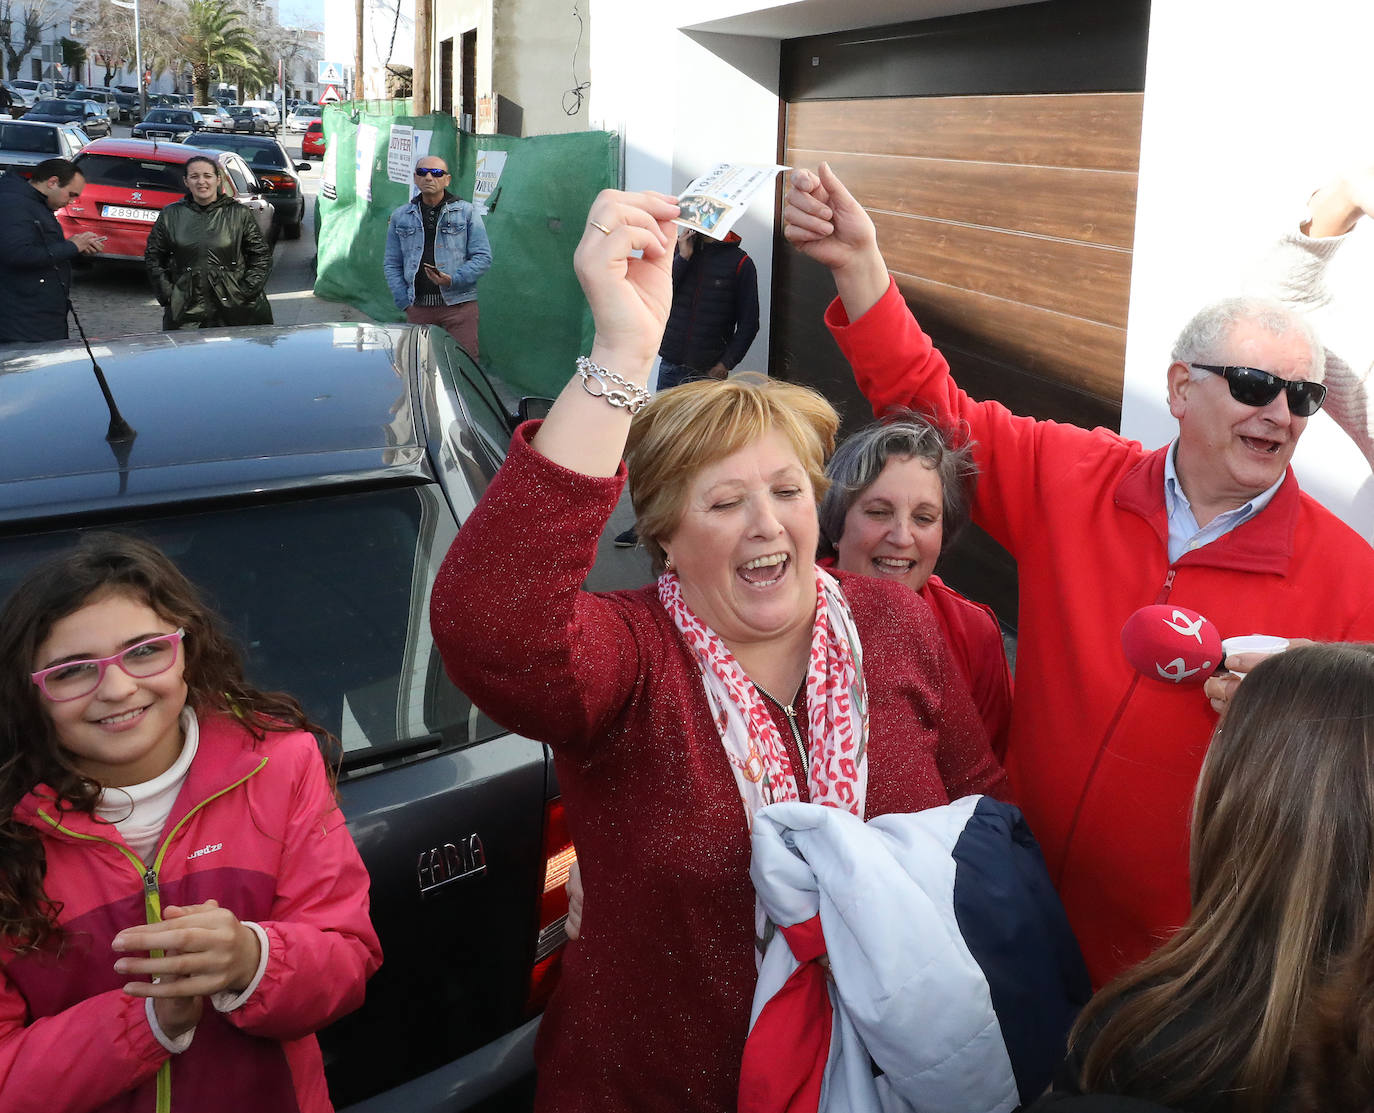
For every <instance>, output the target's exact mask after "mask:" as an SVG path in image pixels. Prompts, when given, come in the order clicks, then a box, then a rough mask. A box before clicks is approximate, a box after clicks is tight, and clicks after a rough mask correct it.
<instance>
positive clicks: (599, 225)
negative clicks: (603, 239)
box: [587, 220, 611, 236]
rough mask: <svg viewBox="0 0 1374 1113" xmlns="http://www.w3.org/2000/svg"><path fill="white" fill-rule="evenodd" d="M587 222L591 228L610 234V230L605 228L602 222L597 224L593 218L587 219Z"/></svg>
mask: <svg viewBox="0 0 1374 1113" xmlns="http://www.w3.org/2000/svg"><path fill="white" fill-rule="evenodd" d="M587 223H588V224H590V225H591V226H592V227H593V228H595V229H596V230H597V231H598V232H605V233H606V235H608V236H609V235H610V234H611V230H610V229H609V228H607V227H606V226H605V225H604V224H598V223H597V222H596V221H595V220H589V221H587Z"/></svg>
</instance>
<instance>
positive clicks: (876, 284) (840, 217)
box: [782, 162, 888, 320]
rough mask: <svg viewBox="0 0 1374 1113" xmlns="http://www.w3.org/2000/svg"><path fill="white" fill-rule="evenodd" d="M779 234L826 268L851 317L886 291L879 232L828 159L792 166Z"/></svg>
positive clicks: (885, 268) (866, 308)
mask: <svg viewBox="0 0 1374 1113" xmlns="http://www.w3.org/2000/svg"><path fill="white" fill-rule="evenodd" d="M782 221H783V226H782V234H783V238H784V239H786V240H787V242H788V243H790V244H792V245H794V246H795V247H796V248H797V250H799V251H801V252H802V253H803V254H805V255H808V256H810V257H811V258H812V259H815V260H816V262H818V263H821V264H823V265H824V266H827V267H829V268H830V271H831V273H832V274H833V275H834V276H835V287H836V289H837V290H838V291H839V294H840V300H841V301H843V302H844V307H845V311H846V312H847V313H848V314H849V317H850V319H851V320H853V319H854V318H856V317H859V316H861V315H862V314H863V313H865V312H867V310H868V309H869V308H870V307H871V306H872V305H873V304H874V302H876V301H877V300H878V299H879V298H880V297H882V296H883V293H884V292H885V291H886V290H887V285H888V277H887V265H886V264H885V263H884V262H883V257H882V253H881V252H880V251H879V250H878V233H877V230H876V229H875V228H874V227H873V221H872V220H871V219H870V218H869V215H868V213H866V212H865V211H864V207H863V206H862V205H860V204H859V203H858V202H857V201H856V200H854V196H853V194H851V193H850V192H849V190H847V189H846V188H845V186H844V183H843V182H841V181H840V179H839V178H837V177H836V176H835V173H834V171H833V170H831V169H830V166H829V164H828V163H824V162H823V163H821V164H820V167H819V168H818V169H817V171H816V172H815V173H812V172H811V171H810V170H797V171H795V172H794V173H793V175H792V183H791V185H790V187H789V188H788V190H787V194H786V196H785V197H784V198H783V207H782Z"/></svg>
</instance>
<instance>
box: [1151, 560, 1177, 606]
mask: <svg viewBox="0 0 1374 1113" xmlns="http://www.w3.org/2000/svg"><path fill="white" fill-rule="evenodd" d="M1177 574H1178V569H1176V568H1170V569H1169V574H1168V575H1167V576H1165V577H1164V586H1163V587H1162V588H1160V589H1159V594H1158V595H1157V596H1155V602H1156V603H1163V602H1164V601H1165V600H1167V599H1168V598H1169V589H1170V588H1171V587H1173V586H1174V577H1175V576H1176V575H1177Z"/></svg>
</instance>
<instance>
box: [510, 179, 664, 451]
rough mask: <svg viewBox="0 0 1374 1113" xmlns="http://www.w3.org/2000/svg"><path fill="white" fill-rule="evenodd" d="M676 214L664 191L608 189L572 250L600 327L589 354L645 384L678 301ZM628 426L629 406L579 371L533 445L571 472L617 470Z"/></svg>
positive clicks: (632, 380) (638, 384)
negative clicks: (589, 384) (590, 388)
mask: <svg viewBox="0 0 1374 1113" xmlns="http://www.w3.org/2000/svg"><path fill="white" fill-rule="evenodd" d="M677 214H678V207H677V202H676V201H674V200H673V199H672V198H671V197H667V196H665V195H664V194H661V193H620V192H618V191H616V190H610V189H608V190H603V191H602V192H601V193H600V194H598V195H597V198H596V201H595V202H594V203H593V204H592V209H591V212H590V213H588V214H587V226H586V228H585V229H583V232H582V242H581V243H579V244H578V245H577V251H576V253H575V254H574V255H573V269H574V270H576V271H577V280H578V281H579V282H580V283H581V284H582V292H583V293H584V294H586V296H587V303H588V305H590V306H591V310H592V321H593V323H594V325H595V327H596V334H595V337H594V338H593V340H592V351H591V356H590V358H591V361H592V362H593V363H594V364H596V365H597V366H598V367H604V368H605V369H606V370H608V371H610V372H611V373H612V374H615V375H617V376H619V377H621V378H623V379H625V380H626V381H627V382H628V383H629V384H631V386H633V387H638V388H639V389H640V390H644V389H645V388H646V385H647V384H648V381H649V369H650V367H651V366H652V364H653V361H654V356H655V355H656V354H657V353H658V346H659V343H660V342H661V341H662V339H663V328H664V326H665V325H666V324H667V323H668V310H669V309H671V308H672V304H673V275H672V265H673V244H674V243H675V242H676V239H677V236H676V231H675V229H674V227H673V224H672V221H673V219H674V218H675V217H676V216H677ZM606 385H608V386H609V385H611V384H610V383H607V384H606ZM629 431H630V411H629V409H628V408H625V407H619V406H612V405H609V404H608V403H607V402H606V399H605V398H600V397H594V396H592V395H591V394H589V393H588V392H587V390H586V389H584V387H583V384H582V381H581V379H580V378H577V377H575V378H573V379H570V380H569V381H568V385H567V386H566V387H564V388H563V393H562V394H560V395H559V396H558V400H557V401H556V402H554V404H553V409H552V410H550V411H549V416H548V417H546V418H545V419H544V424H543V425H542V426H541V427H540V429H539V433H538V435H537V436H536V437H535V438H534V441H533V442H532V446H533V448H534V450H535V451H536V452H538V453H540V454H541V455H543V456H547V457H548V458H549V459H550V460H552V461H553V462H554V463H556V464H560V465H562V466H563V467H565V468H567V469H568V470H570V471H575V472H581V473H582V474H583V475H595V476H612V475H614V474H615V473H616V470H617V469H618V468H619V467H620V456H621V453H622V452H623V451H624V449H625V438H626V436H627V435H628V433H629Z"/></svg>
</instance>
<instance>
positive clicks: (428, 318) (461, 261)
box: [382, 155, 491, 359]
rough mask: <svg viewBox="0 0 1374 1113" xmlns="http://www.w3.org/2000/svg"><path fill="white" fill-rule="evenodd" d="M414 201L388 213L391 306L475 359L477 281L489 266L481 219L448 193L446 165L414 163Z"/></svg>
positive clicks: (386, 267) (431, 160)
mask: <svg viewBox="0 0 1374 1113" xmlns="http://www.w3.org/2000/svg"><path fill="white" fill-rule="evenodd" d="M415 184H416V186H417V187H418V188H419V190H420V193H419V196H417V197H415V198H413V199H412V200H411V201H410V203H409V204H406V205H402V206H401V207H400V208H399V209H397V210H396V211H395V212H394V213H392V214H391V221H390V223H389V224H388V225H387V229H386V258H385V259H384V260H383V262H382V269H383V271H384V272H385V273H386V284H387V285H388V286H389V287H391V296H392V297H393V298H394V299H395V300H396V307H397V308H398V309H403V310H405V315H406V320H407V321H409V322H411V323H412V324H416V325H442V326H443V327H444V329H446V330H447V331H448V334H449V335H450V336H452V337H453V339H454V340H456V341H458V344H459V346H460V347H462V348H463V349H464V350H465V351H466V352H467V353H468V354H469V355H471V356H472V357H473V358H474V359H476V358H477V280H478V279H479V278H480V277H481V276H482V275H483V274H485V273H486V271H487V268H488V267H490V266H491V245H490V244H489V243H488V242H487V230H486V229H485V228H483V227H482V218H481V217H480V216H478V215H477V211H476V210H475V209H474V208H473V207H472V206H471V205H470V204H469V203H468V202H466V201H462V200H459V199H458V198H457V197H455V196H453V194H451V193H450V192H449V191H448V186H449V172H448V165H447V163H445V162H444V160H443V159H441V158H438V157H437V156H435V155H426V156H425V157H424V158H422V159H420V161H419V162H417V163H416V164H415Z"/></svg>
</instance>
